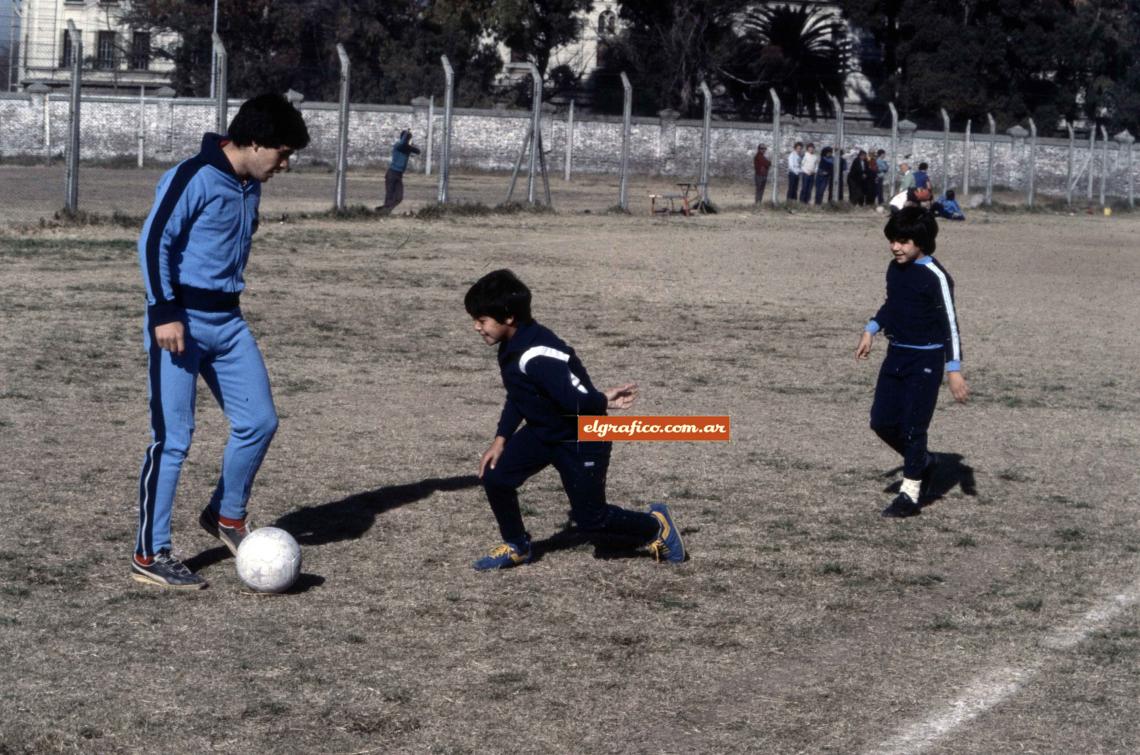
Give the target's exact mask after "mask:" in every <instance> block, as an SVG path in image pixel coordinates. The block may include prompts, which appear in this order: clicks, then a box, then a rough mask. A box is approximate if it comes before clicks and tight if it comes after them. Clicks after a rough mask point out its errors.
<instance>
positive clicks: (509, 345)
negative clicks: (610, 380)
mask: <svg viewBox="0 0 1140 755" xmlns="http://www.w3.org/2000/svg"><path fill="white" fill-rule="evenodd" d="M499 370H500V372H501V373H502V376H503V386H504V387H505V388H506V389H507V401H506V404H504V406H503V413H502V415H501V417H500V418H499V427H498V429H497V431H496V435H501V436H503V437H504V438H509V437H511V435H512V434H513V433H514V431H515V430H516V429H518V426H519V424H520V423H521V422H522V421H523V420H524V419H525V420H526V423H527V427H529V428H531V430H533V431H534V433H535V435H536V436H537V437H538V438H539V440H542V441H543V442H546V443H560V442H563V441H573V440H577V438H578V415H582V414H585V415H601V414H605V413H606V405H607V404H608V401H607V400H606V396H605V394H604V393H602V392H601V391H599V390H598V389H597V388H595V387H594V384H593V383H592V382H590V376H589V375H588V374H587V373H586V368H585V367H584V366H583V365H582V361H581V360H580V359H578V356H577V355H576V354H575V353H574V349H572V348H570V347H569V346H567V345H566V343H565V342H564V341H563V340H562V339H560V338H559V337H558V336H556V335H554V333H552V332H551V331H550V330H549V329H548V328H545V327H543V326H542V325H539V324H538V323H537V322H534V321H531V322H529V323H527V324H526V325H523V326H521V327H519V329H518V331H516V332H515V335H514V337H512V338H511V339H510V340H508V341H504V342H503V343H500V344H499Z"/></svg>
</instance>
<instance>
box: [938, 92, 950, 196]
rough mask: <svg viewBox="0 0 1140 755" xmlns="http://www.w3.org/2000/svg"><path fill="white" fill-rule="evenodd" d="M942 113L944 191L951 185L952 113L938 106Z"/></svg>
mask: <svg viewBox="0 0 1140 755" xmlns="http://www.w3.org/2000/svg"><path fill="white" fill-rule="evenodd" d="M938 112H940V113H941V114H942V193H943V194H945V193H946V189H948V188H949V187H950V114H949V113H947V112H946V108H944V107H943V108H938Z"/></svg>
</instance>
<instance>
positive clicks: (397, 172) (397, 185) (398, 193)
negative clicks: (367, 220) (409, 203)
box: [376, 129, 420, 212]
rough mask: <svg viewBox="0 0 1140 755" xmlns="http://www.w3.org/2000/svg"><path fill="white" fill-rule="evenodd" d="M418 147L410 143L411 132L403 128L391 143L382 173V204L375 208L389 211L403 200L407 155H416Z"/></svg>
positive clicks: (418, 150)
mask: <svg viewBox="0 0 1140 755" xmlns="http://www.w3.org/2000/svg"><path fill="white" fill-rule="evenodd" d="M419 153H420V148H419V147H415V146H413V145H412V132H411V131H408V130H407V129H404V130H403V131H401V132H400V138H399V139H397V140H396V143H395V144H393V145H392V161H391V162H390V163H388V172H387V173H385V174H384V204H383V205H381V206H380V207H377V208H376V209H378V210H382V211H385V212H391V211H392V210H394V209H396V207H397V206H398V205H399V204H400V202H403V201H404V171H405V170H407V169H408V156H409V155H418V154H419Z"/></svg>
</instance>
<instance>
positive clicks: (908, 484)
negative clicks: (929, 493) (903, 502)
mask: <svg viewBox="0 0 1140 755" xmlns="http://www.w3.org/2000/svg"><path fill="white" fill-rule="evenodd" d="M921 488H922V480H911V479H908V478H906V477H904V478H903V481H902V490H900V491H899V492H901V493H905V494H906V495H907V496H909V497H910V500H912V501H915V502H917V501H918V491H919V490H920V489H921Z"/></svg>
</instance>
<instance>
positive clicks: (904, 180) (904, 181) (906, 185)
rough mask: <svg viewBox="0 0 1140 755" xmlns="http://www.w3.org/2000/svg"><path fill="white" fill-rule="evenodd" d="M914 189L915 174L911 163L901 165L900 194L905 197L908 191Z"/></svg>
mask: <svg viewBox="0 0 1140 755" xmlns="http://www.w3.org/2000/svg"><path fill="white" fill-rule="evenodd" d="M913 188H914V173H912V172H911V170H910V164H909V163H899V193H900V194H903V195H905V194H906V192H907V190H909V189H913Z"/></svg>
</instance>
